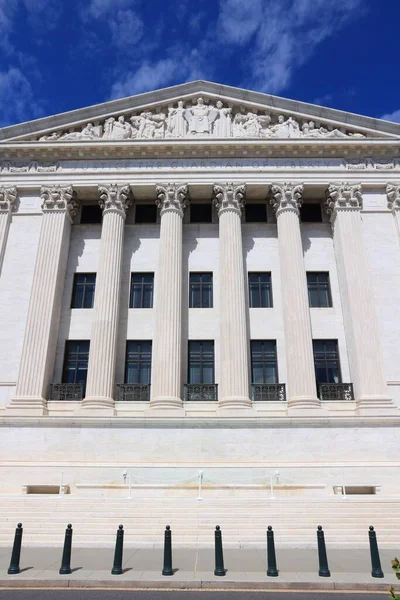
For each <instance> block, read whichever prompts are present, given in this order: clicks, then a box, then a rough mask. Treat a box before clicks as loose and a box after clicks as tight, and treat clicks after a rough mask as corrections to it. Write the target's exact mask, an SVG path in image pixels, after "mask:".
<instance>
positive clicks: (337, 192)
mask: <svg viewBox="0 0 400 600" xmlns="http://www.w3.org/2000/svg"><path fill="white" fill-rule="evenodd" d="M325 196H326V199H325V210H326V212H327V213H328V215H330V216H331V220H332V219H334V218H335V215H336V212H337V211H338V210H361V208H362V205H363V202H362V189H361V184H359V183H330V184H329V186H328V189H327V190H326V194H325Z"/></svg>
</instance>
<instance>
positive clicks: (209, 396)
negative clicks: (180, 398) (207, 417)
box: [184, 383, 218, 402]
mask: <svg viewBox="0 0 400 600" xmlns="http://www.w3.org/2000/svg"><path fill="white" fill-rule="evenodd" d="M184 392H185V393H184V400H185V401H186V400H187V401H191V400H195V401H196V400H197V401H199V402H202V401H206V402H207V401H210V402H216V401H217V400H218V385H217V384H216V383H187V384H186V385H185V390H184Z"/></svg>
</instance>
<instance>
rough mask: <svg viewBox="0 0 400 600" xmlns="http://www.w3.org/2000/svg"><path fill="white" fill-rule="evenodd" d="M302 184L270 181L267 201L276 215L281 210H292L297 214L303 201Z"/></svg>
mask: <svg viewBox="0 0 400 600" xmlns="http://www.w3.org/2000/svg"><path fill="white" fill-rule="evenodd" d="M303 190H304V185H303V184H302V183H299V184H295V183H272V184H271V188H270V191H269V202H270V204H271V206H272V208H273V209H274V212H275V214H276V216H277V217H278V216H279V215H280V214H281V213H282V212H283V211H294V212H295V213H296V214H297V215H298V214H299V208H300V206H301V204H302V202H303Z"/></svg>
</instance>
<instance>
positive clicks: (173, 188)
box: [156, 183, 189, 217]
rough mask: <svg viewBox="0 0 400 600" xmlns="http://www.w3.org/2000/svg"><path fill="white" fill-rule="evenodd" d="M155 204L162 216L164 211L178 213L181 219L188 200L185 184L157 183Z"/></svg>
mask: <svg viewBox="0 0 400 600" xmlns="http://www.w3.org/2000/svg"><path fill="white" fill-rule="evenodd" d="M156 194H157V200H156V204H157V206H158V208H159V209H160V214H161V215H162V214H163V213H165V212H166V211H172V212H178V213H179V214H180V215H181V217H183V211H184V210H185V208H186V205H187V203H188V200H189V191H188V186H187V185H186V184H183V185H179V184H178V183H159V184H157V185H156Z"/></svg>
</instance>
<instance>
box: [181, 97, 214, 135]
mask: <svg viewBox="0 0 400 600" xmlns="http://www.w3.org/2000/svg"><path fill="white" fill-rule="evenodd" d="M210 112H211V108H209V107H208V106H206V105H205V104H204V100H203V98H199V99H198V100H197V104H196V105H195V106H192V108H187V109H186V110H185V112H184V113H183V115H184V117H185V119H186V121H187V122H188V124H189V133H190V134H191V135H198V134H199V133H207V134H208V133H211V123H210V119H209V115H210Z"/></svg>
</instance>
